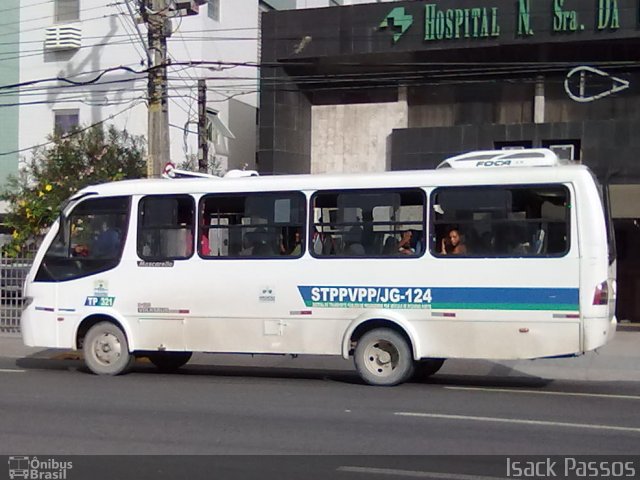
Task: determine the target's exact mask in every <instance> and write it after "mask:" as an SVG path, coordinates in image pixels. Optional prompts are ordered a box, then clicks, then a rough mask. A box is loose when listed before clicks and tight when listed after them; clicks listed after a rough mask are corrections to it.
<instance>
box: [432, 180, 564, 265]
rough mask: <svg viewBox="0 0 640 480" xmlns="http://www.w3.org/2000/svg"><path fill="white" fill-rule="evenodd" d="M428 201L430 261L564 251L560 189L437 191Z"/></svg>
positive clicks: (488, 188) (449, 189)
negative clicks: (443, 258) (448, 258)
mask: <svg viewBox="0 0 640 480" xmlns="http://www.w3.org/2000/svg"><path fill="white" fill-rule="evenodd" d="M431 200H432V206H433V208H432V212H431V215H432V217H431V218H432V221H431V253H432V254H434V255H435V256H444V255H450V254H452V253H453V254H455V256H458V257H545V256H562V255H565V254H566V253H567V252H568V251H569V232H570V222H569V219H570V215H569V212H570V196H569V191H568V189H567V188H566V187H565V186H563V185H544V186H530V187H449V188H445V187H443V188H438V189H436V190H435V191H434V192H433V194H432V195H431ZM453 231H455V232H453ZM458 243H460V244H461V245H462V247H459V246H458ZM443 250H444V251H443Z"/></svg>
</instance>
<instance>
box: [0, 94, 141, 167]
mask: <svg viewBox="0 0 640 480" xmlns="http://www.w3.org/2000/svg"><path fill="white" fill-rule="evenodd" d="M142 103H144V101H140V102H138V103H135V104H132V105H130V106H128V107H127V108H125V109H124V110H120V111H119V112H117V113H114V114H111V115H108V116H107V117H106V118H104V119H102V120H99V121H97V122H95V123H92V124H91V125H88V126H86V127H83V128H80V129H78V130H74V131H72V132H69V133H67V134H65V135H62V136H61V137H60V139H65V138H70V137H73V136H74V135H78V134H79V133H82V132H86V131H87V130H89V129H91V128H93V127H96V126H98V125H102V124H103V123H105V122H107V121H109V120H113V119H114V118H115V117H117V116H118V115H121V114H123V113H125V112H127V111H129V110H131V109H133V108H134V107H136V106H138V105H140V104H142ZM55 142H56V140H50V141H48V142H44V143H40V144H38V145H32V146H31V147H25V148H21V149H18V150H12V151H9V152H0V156H4V155H13V154H16V153H23V152H27V151H29V150H33V149H36V148H42V147H46V146H47V145H52V144H53V143H55Z"/></svg>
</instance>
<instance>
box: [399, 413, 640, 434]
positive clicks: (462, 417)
mask: <svg viewBox="0 0 640 480" xmlns="http://www.w3.org/2000/svg"><path fill="white" fill-rule="evenodd" d="M394 415H399V416H403V417H425V418H441V419H446V420H471V421H476V422H494V423H516V424H521V425H543V426H547V427H568V428H583V429H591V430H613V431H616V432H632V433H640V428H637V427H619V426H616V425H597V424H591V423H568V422H550V421H546V420H522V419H519V418H500V417H474V416H470V415H445V414H440V413H413V412H394Z"/></svg>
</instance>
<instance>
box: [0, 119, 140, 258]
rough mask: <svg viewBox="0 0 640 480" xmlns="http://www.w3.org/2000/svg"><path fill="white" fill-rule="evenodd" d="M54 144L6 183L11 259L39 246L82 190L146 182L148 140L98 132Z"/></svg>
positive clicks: (7, 247) (56, 138) (4, 197)
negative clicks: (64, 207)
mask: <svg viewBox="0 0 640 480" xmlns="http://www.w3.org/2000/svg"><path fill="white" fill-rule="evenodd" d="M50 140H51V142H52V143H51V144H50V145H49V146H47V147H44V148H40V149H37V150H35V151H34V152H33V154H32V156H31V158H30V159H29V160H27V161H26V163H25V165H24V166H23V167H22V168H21V169H20V172H19V173H18V175H17V176H11V177H10V178H9V179H8V182H7V188H6V190H5V191H4V192H3V193H2V195H0V199H2V200H5V201H7V202H8V204H9V205H8V211H7V213H6V217H5V225H6V226H8V227H9V228H11V229H12V230H13V237H12V241H11V242H10V243H9V244H7V245H5V246H4V250H5V253H6V254H8V255H12V256H16V255H18V254H19V253H20V252H21V251H22V250H23V249H24V248H25V246H27V245H29V244H33V243H35V242H38V240H39V239H40V238H42V235H44V233H45V232H46V230H47V229H48V228H49V227H50V226H51V224H52V223H53V222H54V221H55V219H56V218H57V216H58V215H59V213H60V212H59V208H60V206H61V204H62V202H64V201H65V200H66V199H67V198H69V197H70V196H71V195H72V194H73V193H75V192H77V191H78V190H80V189H82V188H84V187H86V186H88V185H95V184H97V183H103V182H109V181H116V180H123V179H126V178H140V177H143V176H146V164H145V161H144V140H143V139H142V138H141V137H135V136H132V135H130V134H129V133H128V132H127V131H126V130H122V131H120V130H118V129H116V128H115V127H114V126H109V127H108V128H107V129H106V131H105V129H104V128H103V127H102V126H94V127H91V128H88V129H81V130H76V131H75V132H73V133H72V134H69V135H65V136H54V137H52V138H51V139H50Z"/></svg>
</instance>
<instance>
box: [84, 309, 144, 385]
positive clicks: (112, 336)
mask: <svg viewBox="0 0 640 480" xmlns="http://www.w3.org/2000/svg"><path fill="white" fill-rule="evenodd" d="M82 351H83V353H84V362H85V364H86V365H87V367H88V368H89V370H91V371H92V372H93V373H95V374H96V375H120V374H121V373H125V372H126V371H127V370H128V369H129V368H130V367H131V365H132V363H133V360H134V358H133V355H131V354H130V353H129V343H128V342H127V337H126V335H125V334H124V332H123V331H122V330H121V329H120V328H119V327H118V326H117V325H114V324H113V323H110V322H100V323H96V324H95V325H94V326H93V327H91V328H90V329H89V331H88V332H87V335H86V337H85V338H84V342H83V344H82Z"/></svg>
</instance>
